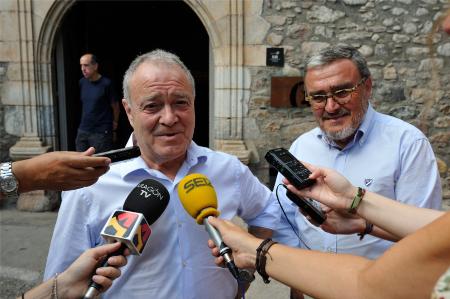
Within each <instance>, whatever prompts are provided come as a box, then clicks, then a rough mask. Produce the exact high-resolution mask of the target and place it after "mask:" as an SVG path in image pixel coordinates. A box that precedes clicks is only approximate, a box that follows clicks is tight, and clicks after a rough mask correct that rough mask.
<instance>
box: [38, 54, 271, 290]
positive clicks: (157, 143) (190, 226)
mask: <svg viewBox="0 0 450 299" xmlns="http://www.w3.org/2000/svg"><path fill="white" fill-rule="evenodd" d="M123 93H124V97H125V98H124V99H123V100H122V104H123V106H124V108H125V111H126V113H127V116H128V120H129V122H130V124H131V126H132V127H133V129H134V133H133V135H134V138H135V140H136V142H137V144H138V145H139V147H140V149H141V156H140V157H138V158H134V159H131V160H127V161H123V162H121V163H117V164H113V165H111V168H110V171H109V172H108V173H107V174H106V175H105V176H103V177H101V178H100V180H99V181H98V182H97V183H96V184H94V185H93V186H91V187H89V188H84V189H80V190H77V191H72V192H66V193H64V194H63V199H62V205H61V208H60V211H59V215H58V220H57V223H56V226H55V230H54V233H53V238H52V241H51V245H50V252H49V255H48V259H47V266H46V270H45V278H49V277H51V276H53V275H54V274H55V273H56V272H62V271H63V270H64V269H66V268H67V267H68V266H69V265H70V263H72V262H73V261H74V260H75V259H76V257H78V255H80V254H81V253H82V252H83V251H85V250H86V249H88V248H92V247H95V246H97V245H99V244H101V243H103V242H104V241H103V240H102V238H101V236H100V233H101V230H102V228H103V226H104V224H105V223H106V221H107V219H108V218H109V216H110V215H111V213H112V212H113V211H114V210H116V209H121V208H122V206H123V203H124V200H125V198H126V197H127V195H128V194H129V193H130V191H131V190H132V189H133V188H134V187H135V186H136V185H137V184H138V183H140V182H141V181H142V180H144V179H149V178H151V179H154V180H157V181H159V182H160V183H161V184H163V185H164V186H165V187H166V188H167V190H168V191H169V193H170V201H169V204H168V206H167V208H166V210H165V211H164V212H163V214H162V215H161V216H160V217H159V218H158V220H156V222H154V223H153V224H152V225H151V228H152V235H151V238H150V239H149V242H148V243H149V244H148V245H147V246H146V247H145V248H144V251H143V253H142V255H141V256H140V257H137V258H133V257H131V258H130V259H129V262H128V265H127V266H126V267H124V268H123V269H122V275H121V277H120V278H118V279H117V280H116V281H115V282H114V284H113V285H112V287H111V288H110V289H109V290H108V291H107V292H106V293H105V295H104V298H127V297H130V296H131V298H143V299H144V298H164V299H170V298H173V299H180V298H192V299H194V298H195V299H198V298H219V299H220V298H223V299H229V298H234V297H235V296H237V295H238V294H239V295H240V293H239V292H238V283H237V281H236V280H235V279H234V278H233V276H232V275H231V273H230V272H229V271H228V269H221V268H218V267H216V266H215V264H214V258H213V257H212V256H211V254H210V252H209V248H208V246H206V243H207V240H208V239H209V236H208V234H207V232H206V231H205V230H204V228H203V227H201V226H199V225H198V224H197V223H196V221H195V219H193V218H192V217H191V216H190V215H189V214H188V213H187V212H186V211H185V210H184V208H183V206H182V205H181V203H180V200H179V196H178V193H177V186H178V184H179V183H180V181H181V180H182V179H183V178H184V177H185V176H186V175H188V174H191V173H200V174H203V175H206V176H207V177H208V178H209V180H210V181H211V183H212V185H213V186H214V188H215V190H216V192H217V195H218V199H217V201H218V209H219V210H220V212H221V214H220V217H221V218H224V219H231V218H233V217H234V216H239V217H241V218H242V219H243V220H244V221H245V222H246V223H247V224H248V225H249V230H250V232H252V233H253V234H255V235H257V236H259V237H262V238H268V237H270V236H271V234H272V229H273V228H275V227H276V225H277V223H278V221H279V207H278V206H277V203H276V201H275V200H274V197H273V194H272V192H271V191H270V190H269V189H268V188H267V187H265V186H264V185H263V184H261V183H260V182H259V180H258V179H257V178H256V177H255V176H254V175H253V174H252V173H251V172H250V170H249V169H248V167H246V166H245V165H243V164H242V163H241V162H240V161H239V160H238V159H237V158H236V157H234V156H231V155H228V154H225V153H219V152H215V151H212V150H210V149H208V148H204V147H200V146H198V145H196V144H195V142H194V141H192V137H193V134H194V124H195V112H194V95H195V91H194V79H193V77H192V75H191V73H190V72H189V70H188V69H187V68H186V66H185V65H184V64H183V63H182V62H181V60H180V59H179V58H178V57H177V56H176V55H174V54H172V53H168V52H166V51H162V50H155V51H152V52H150V53H147V54H144V55H142V56H139V57H137V58H136V59H135V60H134V61H133V62H132V63H131V65H130V67H129V69H128V70H127V72H126V74H125V76H124V82H123Z"/></svg>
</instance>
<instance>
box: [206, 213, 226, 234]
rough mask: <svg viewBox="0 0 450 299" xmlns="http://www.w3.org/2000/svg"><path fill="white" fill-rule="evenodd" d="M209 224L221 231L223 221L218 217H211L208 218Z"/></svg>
mask: <svg viewBox="0 0 450 299" xmlns="http://www.w3.org/2000/svg"><path fill="white" fill-rule="evenodd" d="M208 222H209V224H211V225H212V226H214V227H215V228H217V229H219V231H220V227H221V226H222V222H223V221H222V220H220V219H219V218H217V217H213V216H209V217H208Z"/></svg>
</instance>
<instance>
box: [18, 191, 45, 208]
mask: <svg viewBox="0 0 450 299" xmlns="http://www.w3.org/2000/svg"><path fill="white" fill-rule="evenodd" d="M17 209H18V210H20V211H27V212H46V211H51V210H52V209H53V207H52V203H51V201H50V199H49V198H48V197H47V196H46V195H45V192H44V191H31V192H27V193H23V194H21V195H20V196H19V199H18V200H17Z"/></svg>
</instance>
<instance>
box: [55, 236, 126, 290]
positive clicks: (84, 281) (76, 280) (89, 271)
mask: <svg viewBox="0 0 450 299" xmlns="http://www.w3.org/2000/svg"><path fill="white" fill-rule="evenodd" d="M119 248H120V243H119V242H116V243H113V244H106V245H102V246H99V247H95V248H91V249H89V250H87V251H85V252H84V253H83V254H82V255H80V257H79V258H78V259H76V260H75V262H73V263H72V265H70V266H69V268H67V270H66V271H64V272H63V273H61V274H60V275H59V276H58V295H60V297H61V298H81V297H83V295H84V293H85V292H86V290H87V289H88V286H89V284H90V280H91V277H92V280H93V281H94V282H96V283H98V284H99V285H101V286H102V289H101V290H100V291H102V292H104V291H106V290H107V289H108V288H109V287H111V285H112V281H113V280H114V279H116V278H117V277H119V276H120V274H121V272H120V269H119V267H122V266H125V265H126V263H127V260H126V258H125V257H124V256H123V255H118V256H112V257H110V258H109V259H108V264H109V266H108V267H99V268H97V269H96V270H95V268H96V267H97V265H98V263H99V262H100V261H102V259H103V258H104V257H105V256H106V255H108V254H110V253H112V252H114V251H116V250H117V249H119ZM125 255H129V251H128V250H125ZM94 270H95V273H94V274H93V272H94ZM92 275H93V276H92Z"/></svg>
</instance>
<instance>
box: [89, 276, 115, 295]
mask: <svg viewBox="0 0 450 299" xmlns="http://www.w3.org/2000/svg"><path fill="white" fill-rule="evenodd" d="M92 280H93V281H94V282H96V283H98V284H99V285H101V286H102V288H101V289H100V292H104V291H106V290H107V289H109V287H110V286H111V285H112V280H111V279H109V278H107V277H104V276H101V275H94V276H92Z"/></svg>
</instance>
